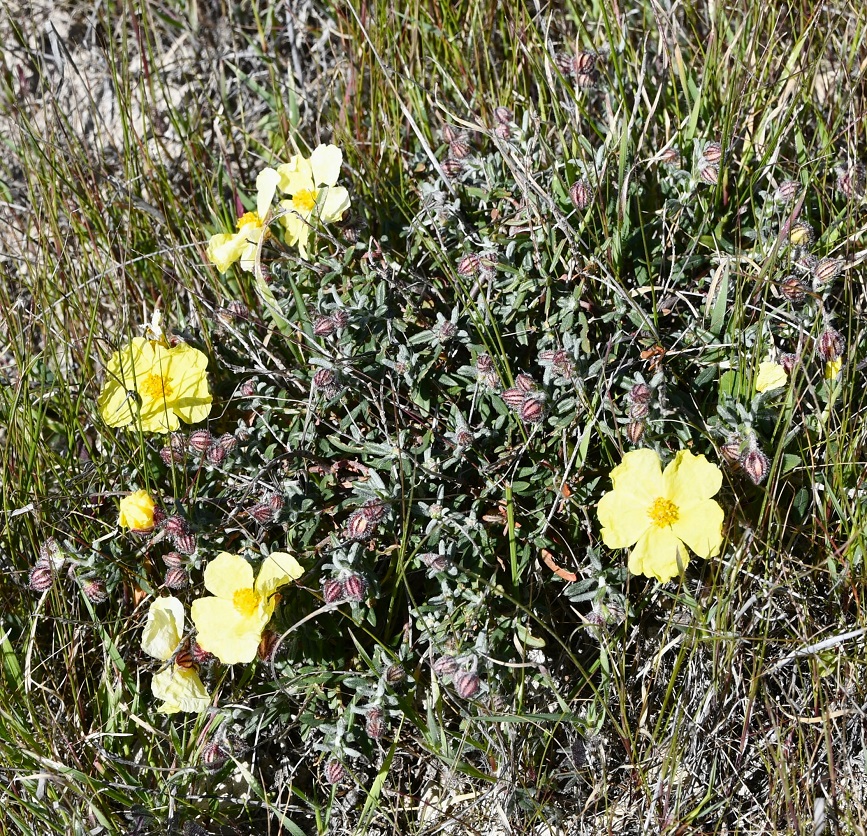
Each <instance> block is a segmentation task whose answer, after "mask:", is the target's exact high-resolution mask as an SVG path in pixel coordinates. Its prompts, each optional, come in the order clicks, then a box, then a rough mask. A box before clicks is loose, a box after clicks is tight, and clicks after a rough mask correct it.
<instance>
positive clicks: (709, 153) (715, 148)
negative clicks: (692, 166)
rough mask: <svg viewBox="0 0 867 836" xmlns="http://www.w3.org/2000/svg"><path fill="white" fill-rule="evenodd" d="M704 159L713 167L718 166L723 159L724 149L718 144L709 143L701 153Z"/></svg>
mask: <svg viewBox="0 0 867 836" xmlns="http://www.w3.org/2000/svg"><path fill="white" fill-rule="evenodd" d="M701 155H702V157H703V158H704V159H705V160H707V162H709V163H711V164H712V165H718V164H719V162H720V160H722V157H723V147H722V145H720V144H719V143H718V142H709V143H708V144H707V145H705V147H704V151H702V152H701Z"/></svg>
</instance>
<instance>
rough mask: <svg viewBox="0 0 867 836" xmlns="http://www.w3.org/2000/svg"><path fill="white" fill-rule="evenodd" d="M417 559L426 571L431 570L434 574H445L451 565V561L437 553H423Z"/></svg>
mask: <svg viewBox="0 0 867 836" xmlns="http://www.w3.org/2000/svg"><path fill="white" fill-rule="evenodd" d="M418 559H419V560H420V561H421V562H422V563H424V565H425V566H427V567H428V569H433V570H434V572H445V570H446V569H448V567H449V565H450V564H451V561H450V560H449V559H448V558H447V557H446V556H445V555H444V554H439V553H438V552H423V553H422V554H420V555H419V556H418Z"/></svg>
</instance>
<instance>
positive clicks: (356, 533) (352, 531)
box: [344, 511, 376, 540]
mask: <svg viewBox="0 0 867 836" xmlns="http://www.w3.org/2000/svg"><path fill="white" fill-rule="evenodd" d="M375 533H376V523H375V522H372V521H371V520H369V519H367V517H365V516H364V514H362V513H361V512H360V511H355V512H354V513H353V514H351V515H350V517H349V519H348V520H347V521H346V529H345V530H344V536H345V537H346V538H347V539H349V540H364V539H365V538H366V537H372V536H373V535H374V534H375Z"/></svg>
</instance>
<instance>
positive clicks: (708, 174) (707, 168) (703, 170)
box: [698, 163, 719, 186]
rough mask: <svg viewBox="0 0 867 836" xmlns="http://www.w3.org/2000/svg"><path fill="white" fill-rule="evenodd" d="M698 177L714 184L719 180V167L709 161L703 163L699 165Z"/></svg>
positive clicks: (711, 184) (710, 184)
mask: <svg viewBox="0 0 867 836" xmlns="http://www.w3.org/2000/svg"><path fill="white" fill-rule="evenodd" d="M698 177H699V179H700V180H701V181H702V182H703V183H707V184H708V185H709V186H715V185H716V184H717V183H718V182H719V168H717V166H715V165H712V164H711V163H703V164H701V165H699V168H698Z"/></svg>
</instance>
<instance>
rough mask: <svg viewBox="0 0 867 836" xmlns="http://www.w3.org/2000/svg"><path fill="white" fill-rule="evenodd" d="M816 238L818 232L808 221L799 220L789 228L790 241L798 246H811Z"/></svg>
mask: <svg viewBox="0 0 867 836" xmlns="http://www.w3.org/2000/svg"><path fill="white" fill-rule="evenodd" d="M815 240H816V233H815V232H813V227H812V226H810V224H808V223H807V222H806V221H798V222H797V223H796V224H792V226H791V227H790V229H789V242H790V243H791V244H793V245H794V246H796V247H809V246H811V245H812V244H813V243H814V242H815Z"/></svg>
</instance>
